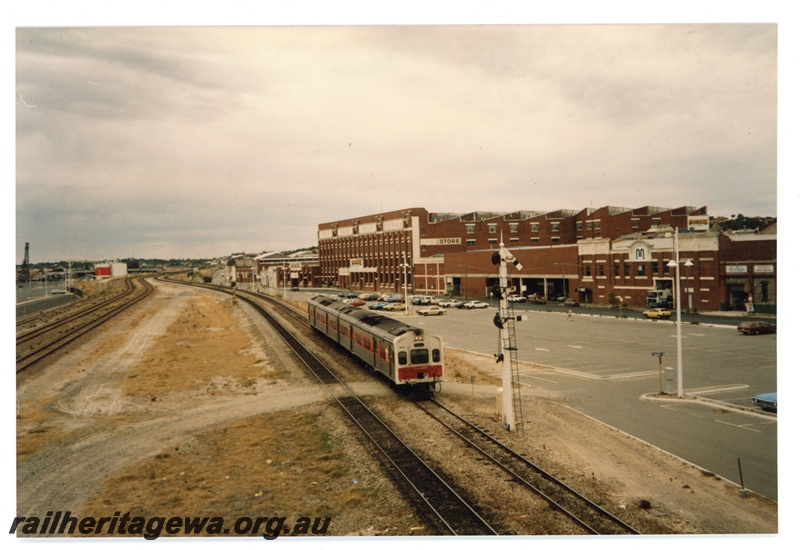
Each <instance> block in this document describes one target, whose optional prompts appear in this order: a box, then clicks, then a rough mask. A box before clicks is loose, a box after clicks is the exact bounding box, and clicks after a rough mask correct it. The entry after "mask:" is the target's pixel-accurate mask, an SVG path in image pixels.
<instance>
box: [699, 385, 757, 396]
mask: <svg viewBox="0 0 800 550" xmlns="http://www.w3.org/2000/svg"><path fill="white" fill-rule="evenodd" d="M749 387H750V386H748V385H747V384H727V385H724V386H708V387H705V388H696V389H691V390H686V393H691V394H692V395H708V394H709V393H723V392H726V391H735V390H746V389H747V388H749Z"/></svg>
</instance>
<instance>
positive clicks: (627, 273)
mask: <svg viewBox="0 0 800 550" xmlns="http://www.w3.org/2000/svg"><path fill="white" fill-rule="evenodd" d="M625 276H626V277H630V276H631V266H630V265H628V264H625Z"/></svg>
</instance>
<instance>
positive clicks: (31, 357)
mask: <svg viewBox="0 0 800 550" xmlns="http://www.w3.org/2000/svg"><path fill="white" fill-rule="evenodd" d="M142 285H143V287H144V293H142V294H140V295H139V296H137V297H135V298H134V299H132V300H129V301H127V302H125V303H123V304H120V305H118V306H117V307H115V308H114V309H113V310H111V311H108V312H106V313H104V314H103V315H101V316H99V317H95V318H93V319H92V320H90V321H88V322H86V323H84V324H82V325H80V326H78V327H75V328H74V329H72V330H70V331H68V332H66V333H65V334H63V335H61V336H59V337H58V338H55V339H53V340H50V341H49V342H47V343H45V344H44V345H42V346H40V347H38V348H35V349H34V350H31V351H30V352H28V353H25V354H23V355H21V356H19V357H17V370H16V372H17V374H19V373H20V372H22V371H24V370H25V369H27V368H30V367H31V366H33V365H35V364H37V363H38V362H39V361H41V360H42V359H44V358H46V357H49V356H50V355H52V354H53V353H55V352H57V351H59V350H61V349H63V348H64V347H65V346H67V345H69V344H70V343H72V342H74V341H75V340H77V339H78V338H80V337H81V336H83V335H84V334H86V333H88V332H90V331H91V330H93V329H95V328H97V327H99V326H101V325H102V324H104V323H106V322H108V321H109V320H110V319H112V318H113V317H115V316H117V315H118V314H120V313H122V312H123V311H125V310H127V309H128V308H129V307H131V306H133V305H134V304H137V303H139V302H140V301H142V300H144V299H145V298H147V297H148V296H149V295H150V294H151V293H152V292H153V287H152V285H150V283H149V282H147V281H146V280H145V279H142ZM86 315H88V313H87V312H84V313H83V316H86ZM73 320H74V319H73ZM43 334H46V333H43Z"/></svg>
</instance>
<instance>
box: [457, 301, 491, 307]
mask: <svg viewBox="0 0 800 550" xmlns="http://www.w3.org/2000/svg"><path fill="white" fill-rule="evenodd" d="M461 307H462V308H464V309H480V308H487V307H489V304H487V303H486V302H481V301H479V300H470V301H469V302H465V303H464V305H463V306H461Z"/></svg>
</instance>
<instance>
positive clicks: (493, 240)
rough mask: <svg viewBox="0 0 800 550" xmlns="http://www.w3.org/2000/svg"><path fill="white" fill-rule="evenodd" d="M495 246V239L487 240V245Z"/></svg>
mask: <svg viewBox="0 0 800 550" xmlns="http://www.w3.org/2000/svg"><path fill="white" fill-rule="evenodd" d="M494 244H497V239H489V245H494Z"/></svg>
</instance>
